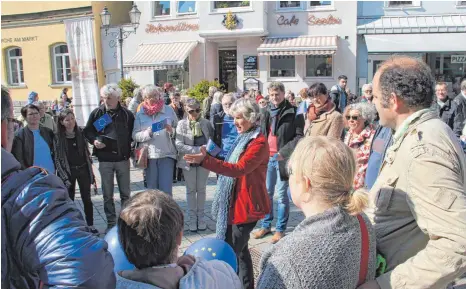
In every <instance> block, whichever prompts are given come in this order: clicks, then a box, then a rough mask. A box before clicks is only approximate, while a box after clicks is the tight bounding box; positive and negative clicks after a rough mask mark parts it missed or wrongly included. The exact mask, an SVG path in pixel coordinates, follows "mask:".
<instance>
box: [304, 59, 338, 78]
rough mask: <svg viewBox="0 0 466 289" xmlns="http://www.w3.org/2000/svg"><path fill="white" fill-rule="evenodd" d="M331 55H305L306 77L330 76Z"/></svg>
mask: <svg viewBox="0 0 466 289" xmlns="http://www.w3.org/2000/svg"><path fill="white" fill-rule="evenodd" d="M332 67H333V56H332V55H306V77H332Z"/></svg>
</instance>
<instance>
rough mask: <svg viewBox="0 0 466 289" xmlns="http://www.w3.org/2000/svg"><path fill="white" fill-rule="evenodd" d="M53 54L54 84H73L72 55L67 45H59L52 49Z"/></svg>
mask: <svg viewBox="0 0 466 289" xmlns="http://www.w3.org/2000/svg"><path fill="white" fill-rule="evenodd" d="M52 54H53V82H54V83H67V82H71V65H70V54H69V53H68V46H67V45H66V44H58V45H55V46H54V47H52Z"/></svg>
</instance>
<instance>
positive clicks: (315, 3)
mask: <svg viewBox="0 0 466 289" xmlns="http://www.w3.org/2000/svg"><path fill="white" fill-rule="evenodd" d="M309 5H310V6H311V7H318V6H329V5H332V1H309Z"/></svg>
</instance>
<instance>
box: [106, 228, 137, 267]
mask: <svg viewBox="0 0 466 289" xmlns="http://www.w3.org/2000/svg"><path fill="white" fill-rule="evenodd" d="M105 241H107V243H108V251H109V252H110V254H111V255H112V257H113V262H114V263H115V267H114V269H113V271H115V272H118V271H123V270H133V269H135V268H136V267H135V266H134V265H133V264H131V263H130V262H129V261H128V259H127V258H126V255H125V252H123V248H121V244H120V240H119V239H118V231H117V226H115V227H113V228H112V229H111V230H110V231H108V233H107V235H105Z"/></svg>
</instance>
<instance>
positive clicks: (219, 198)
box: [212, 127, 260, 240]
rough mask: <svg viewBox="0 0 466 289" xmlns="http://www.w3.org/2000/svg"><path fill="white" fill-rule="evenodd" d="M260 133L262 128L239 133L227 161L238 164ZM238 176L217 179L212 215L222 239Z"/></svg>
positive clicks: (218, 237) (223, 238)
mask: <svg viewBox="0 0 466 289" xmlns="http://www.w3.org/2000/svg"><path fill="white" fill-rule="evenodd" d="M259 133H260V128H259V127H256V128H252V129H251V130H249V131H248V132H245V133H242V134H240V135H238V137H237V138H236V140H235V142H234V143H233V145H232V148H231V149H230V151H229V152H228V155H227V156H226V158H225V161H226V162H228V163H231V164H236V163H237V162H238V160H239V157H240V155H241V154H242V153H243V152H244V150H245V149H246V147H247V145H248V144H249V143H250V142H251V140H253V139H254V138H256V137H257V136H258V135H259ZM235 184H236V178H232V177H226V176H222V175H221V176H220V177H219V178H218V181H217V188H216V189H215V195H214V200H213V202H212V216H214V217H216V218H217V232H216V235H217V236H216V237H217V239H220V240H225V237H226V232H227V226H228V213H229V209H230V203H231V195H232V193H233V190H234V189H235Z"/></svg>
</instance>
